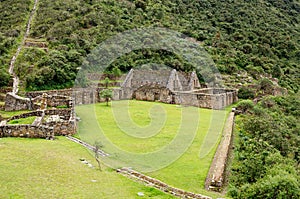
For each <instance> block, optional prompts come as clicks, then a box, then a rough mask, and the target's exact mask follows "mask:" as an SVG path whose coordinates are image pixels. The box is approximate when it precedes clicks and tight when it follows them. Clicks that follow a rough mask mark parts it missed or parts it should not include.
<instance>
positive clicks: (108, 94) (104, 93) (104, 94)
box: [99, 89, 112, 106]
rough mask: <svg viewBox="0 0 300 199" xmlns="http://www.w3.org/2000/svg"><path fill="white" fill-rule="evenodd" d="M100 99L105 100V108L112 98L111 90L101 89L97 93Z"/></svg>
mask: <svg viewBox="0 0 300 199" xmlns="http://www.w3.org/2000/svg"><path fill="white" fill-rule="evenodd" d="M99 95H100V98H105V101H106V106H108V102H109V100H110V99H111V98H112V90H111V89H103V90H102V91H100V93H99Z"/></svg>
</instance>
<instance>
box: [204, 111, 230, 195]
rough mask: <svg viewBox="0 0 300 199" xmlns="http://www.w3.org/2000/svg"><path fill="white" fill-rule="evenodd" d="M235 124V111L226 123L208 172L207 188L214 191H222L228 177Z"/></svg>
mask: <svg viewBox="0 0 300 199" xmlns="http://www.w3.org/2000/svg"><path fill="white" fill-rule="evenodd" d="M233 125H234V112H231V113H230V114H229V116H228V119H227V121H226V123H225V126H224V129H223V134H222V138H221V142H220V144H219V146H218V149H217V151H216V153H215V156H214V159H213V162H212V164H211V166H210V170H209V172H208V175H207V178H206V181H205V188H206V189H208V190H213V191H221V190H222V188H223V185H224V182H225V177H226V173H225V171H226V164H227V160H228V154H229V150H230V146H231V142H232V141H231V140H232V131H233Z"/></svg>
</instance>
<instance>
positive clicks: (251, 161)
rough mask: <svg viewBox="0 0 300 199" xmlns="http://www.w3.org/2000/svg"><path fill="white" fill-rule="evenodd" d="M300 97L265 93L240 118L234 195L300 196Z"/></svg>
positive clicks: (259, 196)
mask: <svg viewBox="0 0 300 199" xmlns="http://www.w3.org/2000/svg"><path fill="white" fill-rule="evenodd" d="M299 103H300V99H299V96H298V95H289V96H280V97H271V96H269V97H265V98H264V99H263V100H262V101H261V102H260V103H258V104H257V105H256V106H255V107H254V108H253V111H251V115H250V114H246V115H245V116H240V117H239V118H238V119H237V121H236V130H237V133H238V143H236V144H235V158H234V161H233V165H232V168H231V177H230V188H229V195H231V196H232V197H233V198H299V188H300V181H299V180H300V179H299V172H300V170H299V167H298V166H297V165H299V162H300V158H299V154H300V151H299V143H300V135H299V132H300V125H299V124H300V120H299V118H300V117H299V116H300V109H299V108H300V106H299Z"/></svg>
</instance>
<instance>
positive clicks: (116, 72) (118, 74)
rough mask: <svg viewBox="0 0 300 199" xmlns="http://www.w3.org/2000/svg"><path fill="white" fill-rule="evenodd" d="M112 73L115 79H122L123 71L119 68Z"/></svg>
mask: <svg viewBox="0 0 300 199" xmlns="http://www.w3.org/2000/svg"><path fill="white" fill-rule="evenodd" d="M111 73H112V74H113V75H114V76H115V77H120V76H121V75H122V72H121V70H120V69H119V68H118V67H114V68H113V69H112V70H111Z"/></svg>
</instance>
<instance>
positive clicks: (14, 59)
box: [8, 0, 38, 94]
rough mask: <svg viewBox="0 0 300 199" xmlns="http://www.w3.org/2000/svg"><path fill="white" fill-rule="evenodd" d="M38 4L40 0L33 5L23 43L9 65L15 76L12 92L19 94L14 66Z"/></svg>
mask: <svg viewBox="0 0 300 199" xmlns="http://www.w3.org/2000/svg"><path fill="white" fill-rule="evenodd" d="M37 4H38V0H35V1H34V5H33V8H32V10H31V13H30V16H29V19H28V22H27V25H26V31H25V34H24V37H23V39H22V42H21V44H20V45H19V46H18V49H17V51H16V53H15V55H14V56H13V57H12V59H11V61H10V65H9V70H8V72H9V74H10V75H12V76H13V89H12V92H13V93H14V94H17V93H18V91H19V82H20V81H19V77H18V76H17V75H16V73H15V72H14V67H15V62H16V60H17V58H18V56H19V54H20V51H21V50H22V47H23V46H24V43H25V40H26V38H27V37H28V35H29V32H30V24H31V21H32V19H33V16H34V14H35V12H36V8H37Z"/></svg>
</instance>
